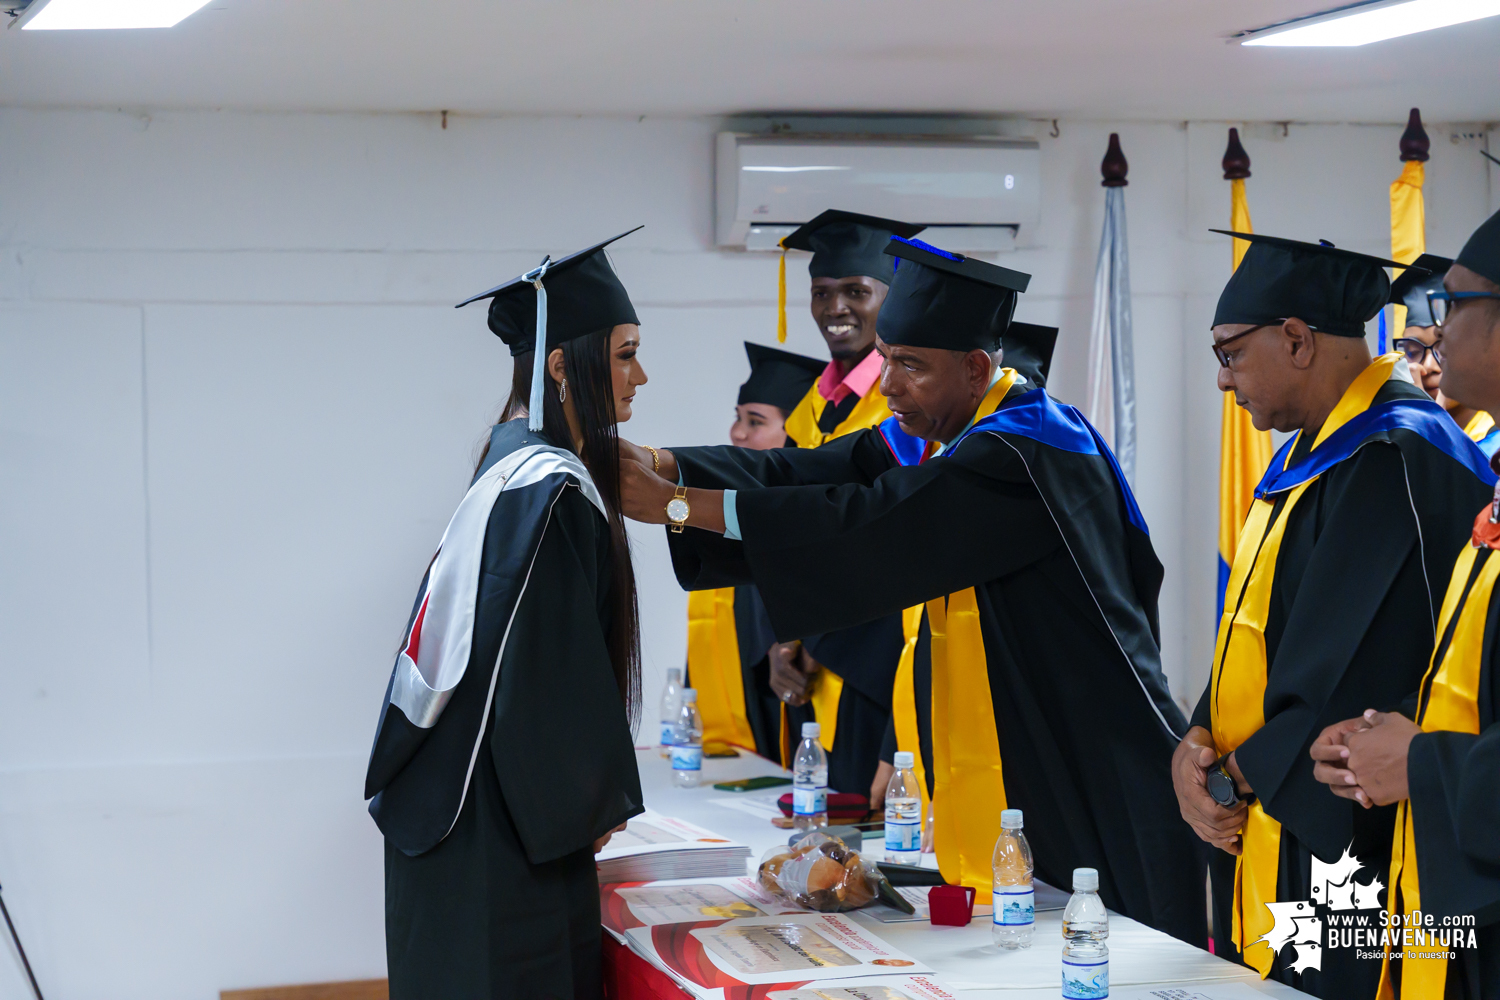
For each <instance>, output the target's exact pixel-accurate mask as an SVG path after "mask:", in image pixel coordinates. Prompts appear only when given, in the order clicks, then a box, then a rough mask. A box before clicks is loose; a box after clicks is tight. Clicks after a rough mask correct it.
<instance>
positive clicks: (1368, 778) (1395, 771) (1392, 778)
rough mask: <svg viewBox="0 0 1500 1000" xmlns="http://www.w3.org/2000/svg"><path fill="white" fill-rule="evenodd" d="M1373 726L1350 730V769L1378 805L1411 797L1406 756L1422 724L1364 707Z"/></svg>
mask: <svg viewBox="0 0 1500 1000" xmlns="http://www.w3.org/2000/svg"><path fill="white" fill-rule="evenodd" d="M1365 721H1366V722H1368V723H1369V724H1370V728H1368V729H1362V730H1360V731H1359V732H1356V733H1351V734H1349V736H1348V738H1347V739H1346V740H1345V742H1346V743H1348V745H1349V761H1348V763H1349V770H1351V771H1353V772H1354V776H1355V777H1356V778H1358V779H1359V787H1360V788H1361V789H1363V790H1364V793H1365V794H1366V795H1368V796H1369V797H1370V801H1372V802H1373V803H1375V805H1377V806H1388V805H1390V804H1391V803H1392V802H1400V801H1401V800H1402V799H1404V798H1407V797H1408V791H1407V787H1406V756H1407V751H1408V750H1410V749H1411V741H1412V737H1414V736H1416V735H1417V734H1418V733H1420V732H1421V731H1422V727H1421V726H1418V725H1417V724H1416V723H1415V722H1413V721H1411V720H1410V719H1408V718H1407V717H1406V716H1404V715H1401V714H1400V713H1398V712H1377V711H1375V710H1374V709H1373V708H1371V709H1366V710H1365Z"/></svg>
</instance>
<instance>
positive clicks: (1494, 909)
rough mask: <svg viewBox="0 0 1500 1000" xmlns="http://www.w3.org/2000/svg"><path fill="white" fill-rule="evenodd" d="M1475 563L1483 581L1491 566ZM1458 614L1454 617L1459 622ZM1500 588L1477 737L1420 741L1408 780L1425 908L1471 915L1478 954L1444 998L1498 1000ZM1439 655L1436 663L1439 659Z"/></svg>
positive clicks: (1453, 970) (1467, 957) (1459, 970)
mask: <svg viewBox="0 0 1500 1000" xmlns="http://www.w3.org/2000/svg"><path fill="white" fill-rule="evenodd" d="M1497 558H1500V555H1497V554H1496V553H1495V552H1491V551H1482V552H1480V553H1479V557H1478V558H1477V559H1476V560H1475V562H1474V573H1473V575H1471V578H1470V580H1471V582H1472V579H1473V576H1477V574H1478V573H1479V571H1480V569H1482V568H1483V566H1484V564H1485V562H1486V560H1489V559H1497ZM1456 617H1457V616H1456V615H1455V618H1456ZM1497 639H1500V587H1497V588H1495V590H1494V591H1492V592H1491V595H1490V606H1489V613H1488V615H1487V616H1486V618H1485V630H1484V650H1483V652H1482V654H1481V655H1482V660H1481V662H1480V668H1479V691H1478V697H1477V698H1476V699H1475V700H1476V702H1477V705H1478V708H1479V733H1478V735H1474V734H1470V733H1454V732H1433V733H1422V734H1420V735H1418V736H1416V737H1414V738H1413V739H1412V741H1411V746H1410V748H1409V749H1408V751H1407V762H1406V782H1407V790H1408V794H1409V795H1410V797H1411V808H1412V827H1413V831H1414V832H1415V834H1416V843H1417V874H1418V876H1419V879H1420V882H1421V895H1422V910H1423V912H1426V913H1432V914H1434V915H1436V916H1437V917H1438V918H1439V919H1441V918H1442V917H1445V916H1455V915H1460V914H1473V915H1474V919H1475V923H1476V924H1477V925H1478V933H1477V935H1476V936H1477V938H1478V944H1479V947H1478V948H1477V949H1471V948H1461V949H1458V950H1457V952H1456V954H1457V956H1458V958H1457V960H1456V961H1452V962H1450V963H1449V966H1448V975H1447V979H1446V981H1445V991H1444V992H1445V995H1446V996H1448V997H1453V998H1463V1000H1496V998H1500V682H1497V678H1500V648H1497V644H1496V642H1497ZM1441 658H1442V650H1441V649H1439V651H1438V656H1437V660H1439V661H1440V660H1441Z"/></svg>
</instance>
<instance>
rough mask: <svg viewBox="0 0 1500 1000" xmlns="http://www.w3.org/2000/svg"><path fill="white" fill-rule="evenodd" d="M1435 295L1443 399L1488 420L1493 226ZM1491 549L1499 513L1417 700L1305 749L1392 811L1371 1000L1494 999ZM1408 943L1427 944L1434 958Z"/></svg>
mask: <svg viewBox="0 0 1500 1000" xmlns="http://www.w3.org/2000/svg"><path fill="white" fill-rule="evenodd" d="M1444 285H1445V287H1444V288H1442V289H1438V290H1434V291H1433V292H1431V293H1430V295H1429V302H1430V303H1431V305H1432V306H1433V307H1434V308H1433V310H1432V314H1433V325H1435V326H1436V327H1437V328H1438V333H1439V338H1440V339H1439V341H1438V349H1439V352H1440V353H1441V354H1442V359H1441V363H1442V365H1443V369H1444V370H1443V389H1444V392H1447V391H1449V390H1452V391H1453V392H1454V393H1455V394H1457V395H1460V396H1462V397H1463V398H1464V399H1472V400H1474V401H1475V402H1477V403H1479V404H1480V405H1482V406H1485V407H1486V408H1487V409H1488V408H1491V407H1493V408H1496V409H1500V213H1496V214H1495V215H1493V216H1491V217H1490V219H1489V221H1487V222H1486V223H1485V224H1484V225H1482V226H1480V227H1479V229H1478V230H1477V231H1475V233H1474V235H1473V236H1471V237H1470V238H1469V241H1468V243H1466V244H1465V245H1464V248H1463V251H1462V252H1461V253H1459V255H1458V262H1457V263H1456V264H1455V265H1454V266H1453V267H1452V269H1451V270H1449V271H1448V274H1447V276H1446V277H1445V279H1444ZM1490 461H1491V465H1492V466H1493V465H1494V464H1495V459H1493V458H1492V459H1491V460H1490ZM1497 548H1500V504H1497V503H1496V502H1495V501H1491V502H1490V503H1487V504H1485V505H1484V507H1483V508H1482V509H1481V510H1480V511H1479V513H1478V516H1477V517H1475V518H1474V522H1473V529H1472V535H1471V537H1470V539H1469V542H1468V544H1466V545H1463V546H1462V547H1461V548H1460V549H1459V550H1458V552H1457V559H1456V560H1455V562H1454V565H1453V572H1452V575H1451V576H1450V577H1449V578H1448V593H1447V597H1446V599H1445V600H1444V602H1443V616H1442V618H1441V619H1440V620H1439V622H1438V642H1437V644H1436V646H1435V647H1434V649H1433V652H1432V659H1431V661H1430V665H1429V666H1428V668H1427V673H1426V675H1425V676H1424V677H1423V678H1422V683H1421V686H1420V687H1419V688H1418V689H1417V690H1416V692H1415V693H1414V694H1413V695H1412V696H1411V697H1410V698H1408V699H1407V701H1406V702H1405V703H1404V704H1403V705H1402V706H1401V711H1400V712H1378V711H1375V710H1374V708H1373V707H1371V708H1370V709H1369V710H1367V711H1366V712H1365V713H1364V714H1363V715H1362V716H1357V717H1354V718H1351V719H1347V720H1344V721H1342V722H1339V723H1337V724H1336V725H1333V726H1330V727H1328V729H1326V730H1324V731H1323V734H1322V735H1321V736H1319V737H1318V740H1317V742H1316V743H1314V744H1313V750H1312V757H1313V759H1314V760H1316V761H1318V764H1317V766H1316V767H1315V769H1314V773H1315V775H1316V777H1317V778H1318V780H1320V781H1324V782H1327V783H1328V785H1329V787H1330V789H1331V790H1332V791H1333V793H1334V794H1335V795H1338V796H1340V797H1342V798H1346V799H1353V800H1355V801H1357V802H1359V803H1360V804H1361V805H1363V806H1365V807H1366V808H1367V809H1368V808H1371V807H1374V806H1385V805H1390V804H1391V803H1395V804H1396V809H1397V824H1396V842H1395V844H1394V845H1393V848H1392V851H1391V860H1390V866H1391V867H1390V872H1389V878H1388V880H1387V884H1388V885H1389V886H1390V888H1389V889H1388V890H1387V892H1386V908H1387V909H1388V910H1389V911H1390V913H1391V917H1388V918H1387V921H1388V922H1389V923H1391V925H1392V926H1395V927H1400V928H1402V929H1403V930H1404V929H1405V928H1408V927H1410V928H1413V931H1414V935H1413V940H1412V942H1410V944H1409V945H1408V943H1407V942H1406V941H1405V939H1404V935H1403V939H1402V941H1400V942H1399V943H1393V944H1392V945H1391V946H1389V947H1387V948H1386V949H1385V951H1386V960H1385V969H1384V972H1383V973H1382V976H1381V983H1380V993H1379V996H1380V998H1381V1000H1393V998H1395V997H1400V998H1402V1000H1425V998H1427V997H1462V998H1464V1000H1471V998H1472V1000H1483V998H1493V997H1500V792H1497V790H1500V683H1497V679H1496V672H1495V670H1496V661H1497V658H1500V649H1497V647H1496V644H1495V638H1496V636H1495V632H1496V629H1497V627H1500V614H1497V613H1496V609H1497V607H1500V591H1497V589H1496V586H1495V583H1496V580H1497V579H1500V559H1497V558H1496V557H1495V555H1494V550H1495V549H1497ZM1414 720H1415V721H1414ZM1418 911H1420V912H1421V914H1423V915H1424V916H1423V917H1422V918H1421V920H1420V926H1419V924H1418V919H1417V914H1418ZM1428 914H1430V915H1431V916H1430V917H1428V916H1425V915H1428ZM1397 915H1399V918H1398V916H1397ZM1429 920H1430V921H1431V922H1430V923H1429V922H1428V921H1429ZM1418 929H1422V930H1427V929H1431V930H1437V931H1440V932H1441V933H1442V934H1443V935H1445V936H1446V937H1447V941H1448V945H1447V946H1446V947H1445V946H1442V940H1441V938H1440V939H1439V940H1438V941H1437V944H1438V946H1436V947H1434V946H1433V944H1431V943H1428V942H1427V941H1425V940H1423V938H1418V937H1416V935H1415V931H1416V930H1418ZM1403 952H1404V953H1403Z"/></svg>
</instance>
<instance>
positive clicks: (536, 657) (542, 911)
mask: <svg viewBox="0 0 1500 1000" xmlns="http://www.w3.org/2000/svg"><path fill="white" fill-rule="evenodd" d="M539 440H540V436H539V435H535V434H528V433H527V432H526V430H525V422H524V421H512V422H510V423H509V424H502V425H500V426H498V427H497V428H496V429H495V432H494V434H493V436H492V438H491V447H490V453H489V454H488V455H487V456H486V460H485V465H486V467H488V466H489V465H490V464H493V463H494V462H495V461H496V460H497V459H499V458H501V457H502V456H504V455H505V454H507V453H509V452H510V451H513V450H515V449H516V448H519V447H521V446H523V445H525V444H527V443H537V442H538V441H539ZM554 490H555V494H554V497H553V499H554V502H553V503H552V505H551V507H550V517H549V518H548V519H547V521H546V523H545V527H544V528H543V529H542V534H541V538H540V543H539V544H538V545H537V547H536V550H535V558H534V560H532V561H531V564H530V577H529V580H528V581H527V584H526V587H525V590H524V592H523V594H522V596H521V598H520V600H519V603H518V604H516V605H515V614H514V618H513V619H510V616H509V614H508V613H506V612H505V611H504V610H503V608H502V607H501V606H500V605H498V604H497V598H496V595H497V594H498V593H499V592H501V591H503V589H504V584H505V583H506V582H507V580H509V578H510V577H511V576H512V575H513V574H514V573H515V572H516V570H517V564H516V557H517V555H518V554H519V555H522V556H523V557H524V553H518V552H517V548H518V546H519V545H520V543H519V542H518V538H520V537H521V536H523V535H524V534H525V532H524V531H523V530H521V526H518V524H517V520H518V515H517V512H516V511H515V509H514V508H507V507H505V506H504V504H502V503H497V504H496V506H495V508H494V511H493V512H492V514H491V516H490V519H489V522H488V527H487V529H486V531H485V537H484V554H483V561H482V567H483V568H482V572H481V576H480V581H479V590H478V598H477V601H476V622H475V628H474V639H473V648H472V654H471V657H470V663H469V669H468V670H467V671H466V673H465V675H464V677H463V679H462V680H461V681H460V682H459V684H458V687H457V688H456V689H455V691H454V694H453V696H452V698H451V700H450V701H449V703H448V705H447V708H446V709H445V710H444V713H443V715H442V716H441V717H440V718H439V719H438V722H437V725H436V726H435V727H434V732H433V735H432V736H431V737H429V738H428V743H427V744H424V746H423V747H422V749H421V750H419V751H418V752H417V753H416V755H415V756H413V757H412V759H411V760H410V762H408V763H407V764H406V765H405V767H404V768H403V769H402V771H401V772H398V773H397V774H396V775H395V776H394V777H389V778H387V777H385V776H384V775H377V774H376V771H377V770H378V768H377V762H378V761H379V759H380V758H381V756H382V751H383V747H384V746H385V744H386V743H387V742H388V740H387V741H382V740H381V738H380V737H379V736H377V743H376V751H377V752H376V755H375V760H372V781H374V782H375V783H376V787H379V788H381V789H382V790H381V794H380V795H379V796H377V798H376V800H375V801H374V802H372V804H371V812H372V813H374V814H376V817H377V820H378V821H380V822H381V823H382V829H385V830H386V832H387V841H386V851H385V862H386V957H387V963H388V967H389V976H390V993H391V997H392V1000H490V998H516V1000H522V998H524V1000H532V998H542V997H548V998H552V997H555V998H559V1000H573V998H593V997H598V996H600V995H601V986H600V972H599V955H600V946H601V944H600V919H599V890H598V881H597V876H596V872H595V866H594V857H593V850H592V844H593V841H594V840H595V839H596V838H598V837H600V836H601V835H603V834H604V833H605V832H607V831H608V830H610V829H612V828H613V827H615V826H617V825H619V824H620V823H622V822H624V821H625V820H626V819H627V818H629V817H630V816H634V815H638V814H639V813H640V812H641V811H642V806H641V802H642V796H641V790H640V780H639V776H638V774H637V772H636V765H635V754H634V751H633V749H632V747H633V739H632V736H631V732H630V727H629V724H628V721H627V718H626V713H625V708H624V704H623V702H622V700H621V698H620V695H619V690H618V688H617V686H616V683H615V678H614V674H613V671H612V667H611V663H610V659H609V654H608V650H607V648H606V645H605V635H606V631H607V628H608V624H609V619H610V610H609V608H610V603H609V595H610V559H611V555H610V548H609V531H608V526H607V525H606V523H605V521H604V519H603V517H602V516H601V515H600V513H599V511H598V510H597V509H596V508H595V507H594V506H593V505H592V504H591V503H590V502H589V501H588V500H586V499H585V498H584V496H583V494H582V493H581V492H580V491H579V490H578V489H577V488H576V487H573V486H558V487H554ZM508 496H509V493H506V494H502V497H508ZM521 565H522V567H524V558H523V559H522V560H521ZM507 624H508V627H509V635H508V638H506V639H505V640H504V654H503V656H502V657H501V658H500V663H499V671H498V676H497V678H496V681H495V691H494V701H493V709H492V711H490V712H488V713H484V712H483V705H484V699H485V698H486V696H487V693H488V687H489V685H490V683H491V673H492V671H491V668H492V666H493V665H494V663H495V659H496V654H497V652H499V650H500V649H501V644H502V635H503V634H504V633H505V631H506V628H507ZM476 707H477V710H478V712H477V714H476V713H475V709H476ZM395 711H398V710H397V709H395V708H394V707H388V708H387V713H390V712H395ZM476 717H477V718H480V719H482V720H483V722H482V724H483V727H484V732H483V738H482V740H481V741H480V743H479V745H478V747H477V752H475V753H474V754H473V772H472V776H471V779H470V781H469V784H468V789H467V794H466V795H465V796H464V798H463V804H462V808H461V809H460V810H459V812H458V814H457V818H456V820H455V821H454V822H453V826H452V829H451V830H450V831H449V832H448V833H447V835H446V836H445V837H443V839H442V840H441V841H440V842H439V843H437V844H436V846H434V847H431V848H430V849H427V850H425V851H421V852H420V853H416V854H415V855H414V856H413V854H412V853H411V850H410V847H409V846H408V845H409V844H410V843H412V842H411V841H410V837H411V834H410V833H409V832H408V831H409V827H410V826H411V824H410V823H408V822H407V820H408V818H409V817H408V814H409V813H412V812H414V811H417V810H418V809H419V808H422V807H423V805H424V804H423V803H422V802H421V800H420V795H419V793H416V792H411V793H408V794H406V795H404V796H401V797H399V798H396V799H392V798H389V796H390V795H391V794H392V790H395V791H397V792H399V791H401V790H402V782H403V775H406V774H407V773H408V772H410V774H409V776H408V777H409V780H408V782H407V783H408V784H412V783H420V784H431V783H433V782H432V781H431V780H430V776H432V775H441V776H444V777H446V776H447V775H448V774H450V773H452V770H453V769H454V768H465V767H467V766H468V764H469V760H470V753H469V752H468V750H469V747H472V746H473V740H472V738H470V739H467V740H466V741H463V742H462V743H461V744H460V745H461V747H462V752H458V753H453V752H448V748H447V747H446V746H445V745H444V744H442V743H441V735H442V734H440V733H439V732H438V731H440V730H442V729H443V728H444V727H445V726H448V725H450V724H454V725H458V724H462V723H464V722H465V721H466V720H468V719H471V718H476ZM392 724H393V720H391V719H390V718H387V719H386V720H385V723H384V724H383V726H382V728H383V729H388V728H389V727H390V726H391V725H392ZM429 751H430V752H429ZM445 821H446V820H445ZM403 848H405V849H403Z"/></svg>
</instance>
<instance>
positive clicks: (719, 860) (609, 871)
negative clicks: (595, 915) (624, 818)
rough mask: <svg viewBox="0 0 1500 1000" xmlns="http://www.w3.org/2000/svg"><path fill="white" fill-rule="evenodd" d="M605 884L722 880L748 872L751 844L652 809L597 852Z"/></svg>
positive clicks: (596, 857)
mask: <svg viewBox="0 0 1500 1000" xmlns="http://www.w3.org/2000/svg"><path fill="white" fill-rule="evenodd" d="M595 860H596V861H597V862H598V865H599V881H600V882H652V881H656V880H658V879H682V878H721V877H732V876H738V875H743V874H745V866H746V862H748V861H749V860H750V848H748V847H746V846H745V845H744V844H737V843H735V842H734V841H732V840H729V839H728V838H726V837H720V836H719V835H718V834H716V833H713V832H711V831H709V830H705V829H703V827H701V826H694V825H693V824H692V823H689V822H687V821H686V820H680V819H676V818H674V817H672V816H663V815H662V814H661V813H658V812H653V811H651V810H650V809H647V810H646V811H645V812H644V813H642V814H641V815H639V816H637V817H636V818H635V819H633V820H631V821H630V822H629V823H627V824H626V826H625V830H624V831H623V832H621V833H617V834H615V835H614V836H613V837H612V838H610V841H609V846H607V847H606V848H604V850H602V851H600V852H599V853H598V855H596V856H595Z"/></svg>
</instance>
